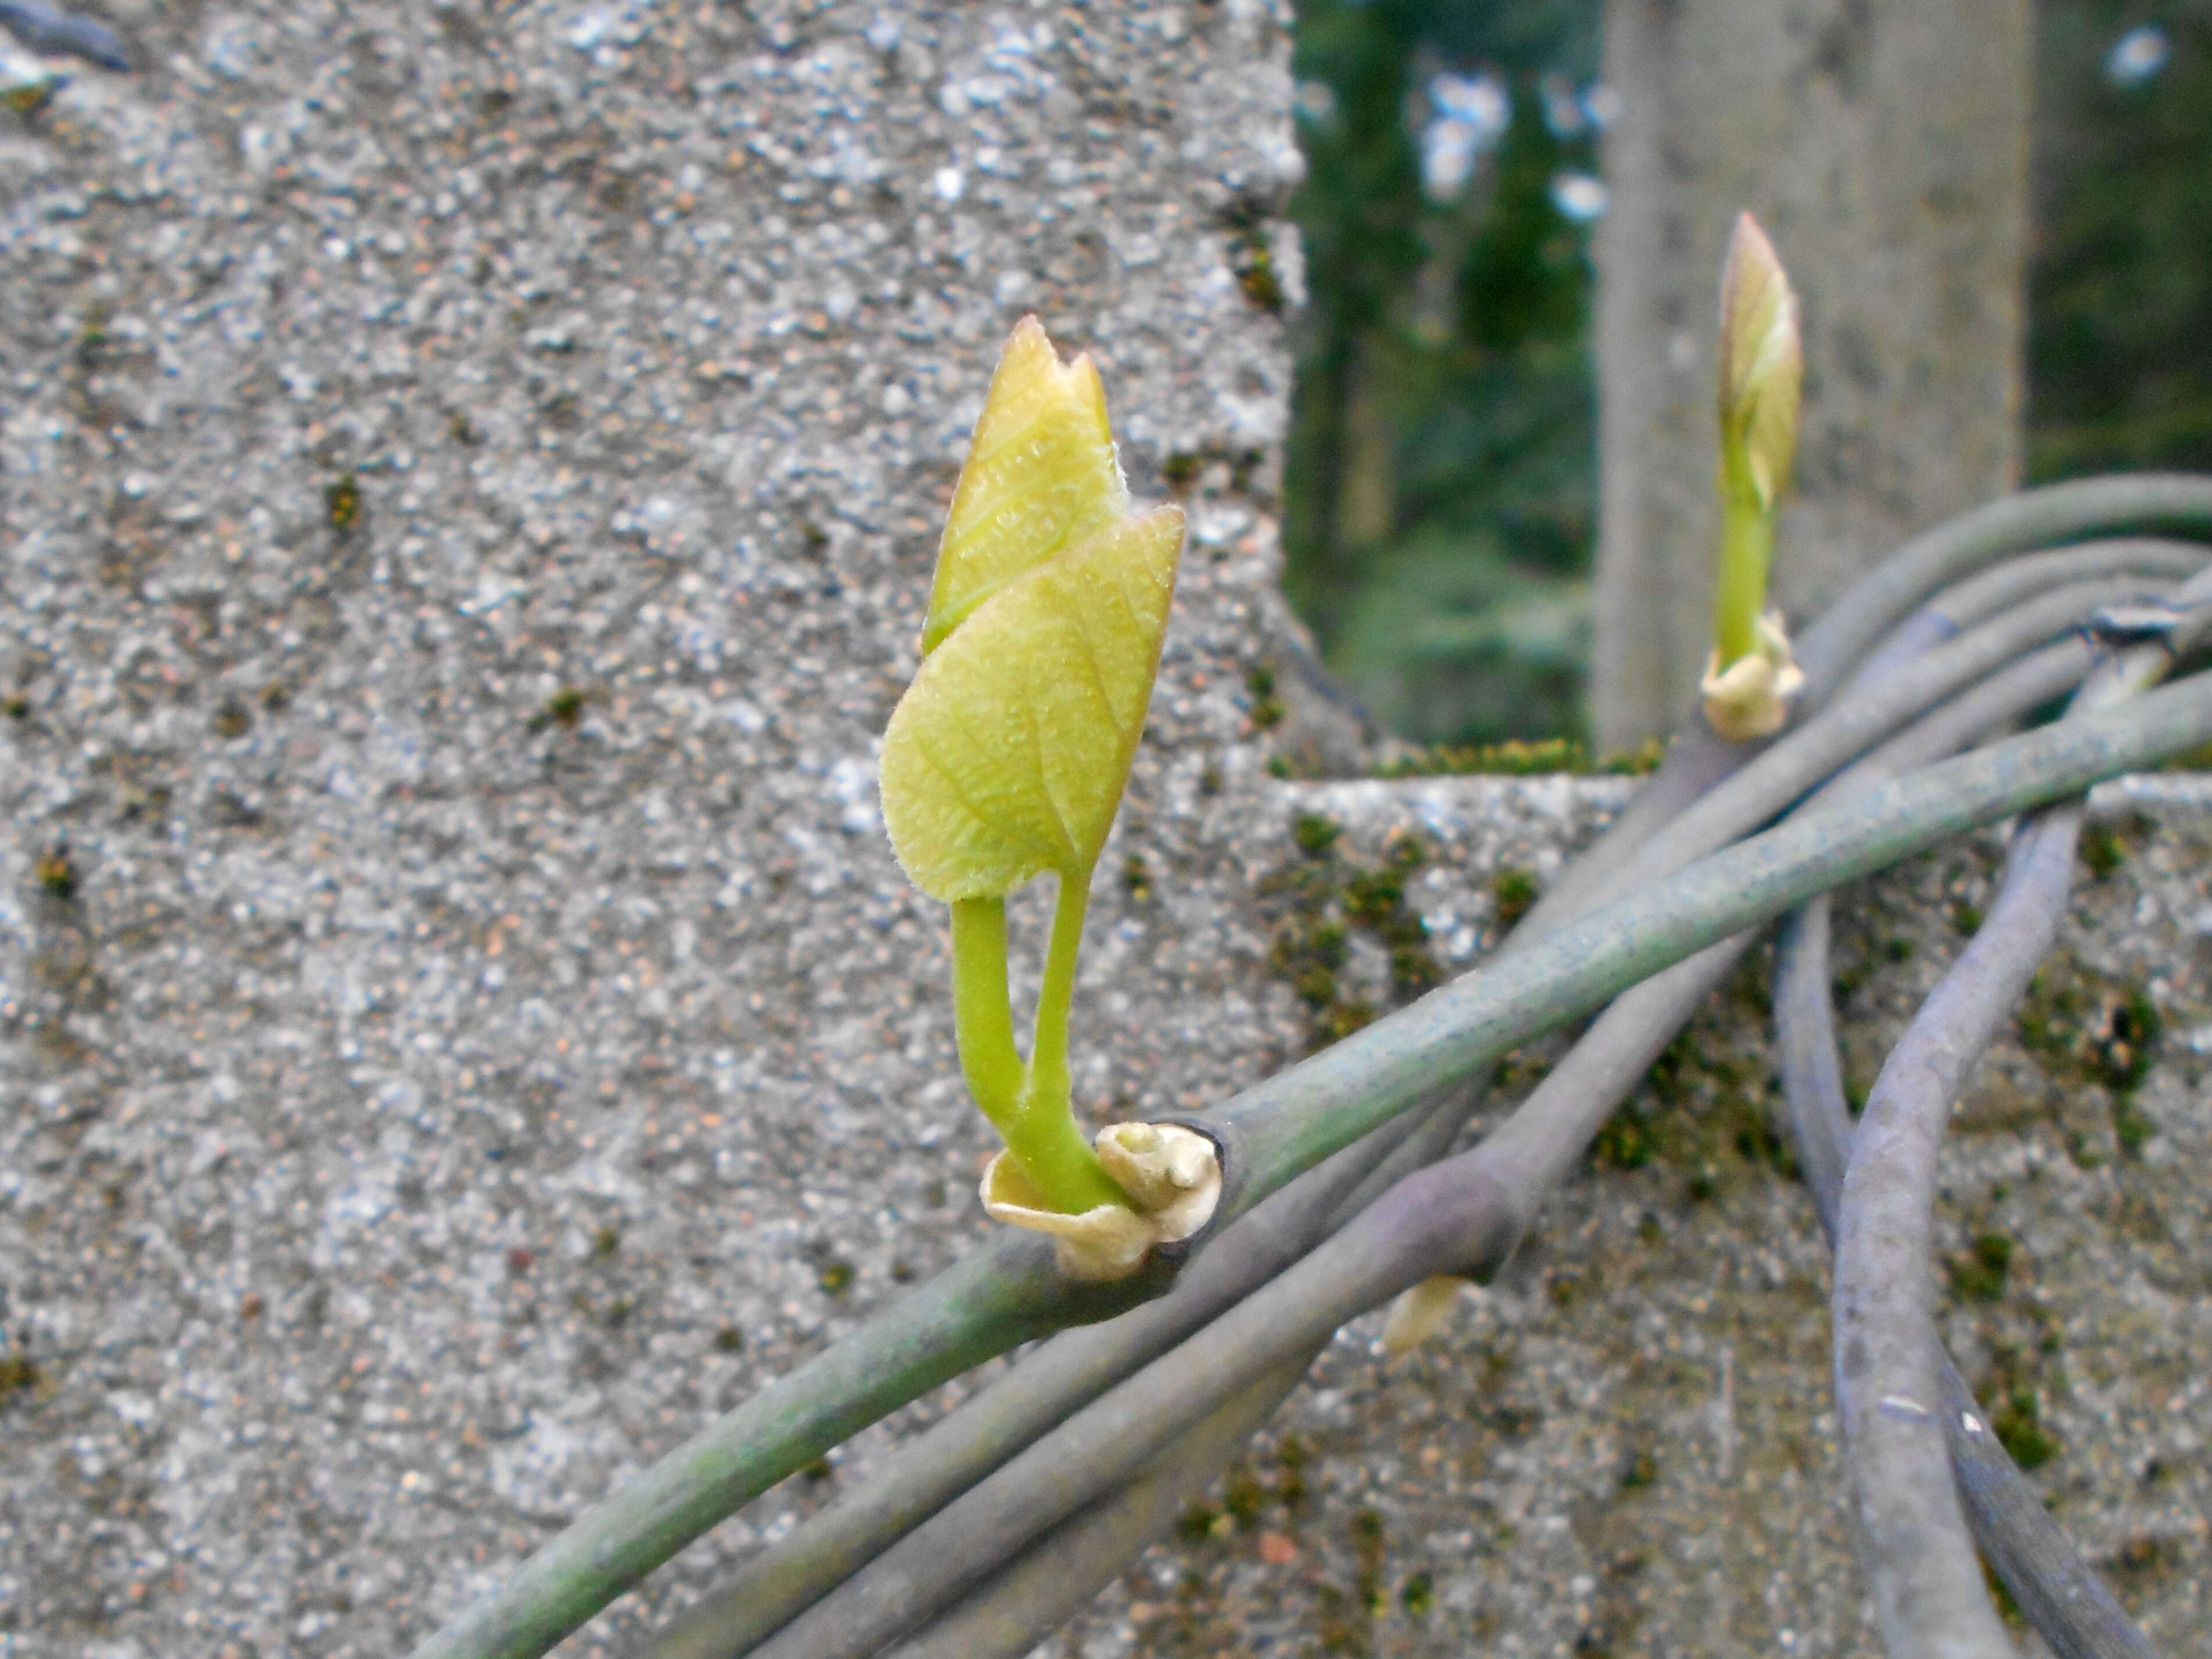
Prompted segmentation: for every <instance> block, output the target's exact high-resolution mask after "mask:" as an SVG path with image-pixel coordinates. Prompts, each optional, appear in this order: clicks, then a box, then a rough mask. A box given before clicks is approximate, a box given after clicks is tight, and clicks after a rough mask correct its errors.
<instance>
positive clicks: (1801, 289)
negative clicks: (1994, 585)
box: [1591, 0, 2029, 746]
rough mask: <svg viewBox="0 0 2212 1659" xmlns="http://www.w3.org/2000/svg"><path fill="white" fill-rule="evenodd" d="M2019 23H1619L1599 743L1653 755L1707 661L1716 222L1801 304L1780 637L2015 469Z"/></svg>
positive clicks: (1723, 6)
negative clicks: (1800, 386) (1649, 743)
mask: <svg viewBox="0 0 2212 1659" xmlns="http://www.w3.org/2000/svg"><path fill="white" fill-rule="evenodd" d="M2028 15H2029V14H2028V5H2027V0H1918V3H1905V0H1789V3H1780V4H1777V3H1770V0H1608V3H1607V7H1606V16H1605V27H1606V43H1605V73H1606V78H1607V81H1608V82H1610V83H1611V84H1612V85H1613V87H1614V88H1616V89H1617V90H1618V91H1619V92H1620V94H1621V98H1622V100H1623V109H1622V114H1621V117H1620V120H1619V121H1618V122H1617V123H1616V124H1615V125H1614V126H1613V129H1612V130H1611V131H1609V132H1608V133H1607V137H1606V150H1605V163H1606V168H1607V177H1608V179H1609V181H1610V183H1611V185H1612V187H1613V206H1612V210H1611V211H1610V212H1609V213H1608V214H1607V217H1606V220H1605V222H1604V223H1603V225H1602V227H1601V233H1600V234H1599V237H1598V240H1597V258H1598V270H1599V277H1600V291H1599V300H1598V312H1597V352H1598V378H1599V392H1600V415H1599V435H1600V453H1601V457H1602V467H1603V477H1602V481H1601V497H1600V524H1601V528H1600V535H1599V551H1598V583H1597V598H1596V617H1595V623H1596V661H1595V671H1594V675H1593V684H1592V697H1591V702H1592V715H1593V720H1594V723H1595V726H1596V731H1597V736H1598V739H1599V741H1600V743H1601V744H1604V745H1607V746H1626V745H1629V744H1634V743H1637V742H1638V741H1640V740H1642V739H1643V738H1645V737H1647V736H1650V735H1651V734H1652V733H1654V732H1662V731H1664V730H1666V729H1668V726H1671V724H1672V723H1673V722H1674V718H1675V717H1676V715H1677V714H1679V713H1680V710H1681V709H1682V708H1684V707H1685V705H1686V702H1688V699H1689V697H1690V695H1691V691H1692V687H1693V685H1694V683H1695V681H1696V678H1697V676H1698V672H1699V668H1700V666H1701V665H1702V664H1703V661H1704V659H1705V652H1706V650H1707V648H1708V647H1709V646H1710V645H1711V623H1710V620H1709V610H1710V606H1711V596H1712V560H1713V553H1712V549H1713V537H1714V532H1715V526H1716V523H1717V513H1716V509H1715V506H1714V499H1713V489H1712V477H1713V467H1714V442H1715V440H1714V429H1713V422H1714V416H1713V378H1714V374H1715V366H1714V360H1713V343H1714V332H1715V326H1716V319H1715V306H1716V295H1717V284H1718V280H1719V269H1720V259H1721V254H1722V251H1723V247H1724V246H1725V244H1726V240H1727V233H1728V226H1729V221H1730V219H1731V218H1732V217H1733V216H1734V215H1735V213H1736V212H1737V211H1738V210H1741V209H1743V208H1749V209H1751V210H1753V212H1755V213H1757V214H1758V215H1759V218H1760V220H1761V221H1762V222H1764V223H1765V226H1766V228H1767V230H1768V232H1769V233H1770V234H1771V236H1772V237H1773V239H1774V243H1775V246H1776V247H1777V249H1778V251H1779V252H1780V253H1781V255H1782V258H1783V259H1784V262H1785V263H1786V264H1788V266H1789V268H1790V275H1791V277H1792V278H1793V280H1794V281H1795V283H1796V287H1797V290H1798V293H1799V295H1800V296H1801V297H1802V302H1803V315H1804V323H1805V347H1806V363H1807V373H1806V383H1805V415H1804V426H1803V435H1802V442H1801V445H1800V447H1799V452H1798V460H1797V485H1798V489H1797V493H1796V496H1795V497H1794V498H1793V499H1792V501H1790V505H1789V506H1788V507H1787V508H1786V509H1785V511H1784V514H1783V520H1782V526H1781V538H1780V548H1779V550H1778V555H1777V560H1776V574H1775V579H1774V594H1775V597H1776V599H1777V600H1778V603H1779V604H1781V605H1783V607H1784V609H1785V610H1786V611H1788V613H1789V614H1790V617H1791V618H1792V620H1793V622H1794V621H1800V620H1802V618H1803V617H1807V616H1808V615H1810V614H1812V613H1813V612H1814V611H1817V610H1818V609H1819V608H1820V606H1821V605H1825V604H1826V602H1827V601H1828V600H1830V599H1832V598H1834V596H1835V595H1836V594H1837V593H1838V592H1840V591H1841V590H1842V589H1843V588H1844V586H1846V585H1847V584H1848V583H1849V582H1850V579H1851V578H1852V576H1853V575H1854V574H1857V572H1858V571H1859V570H1861V569H1863V568H1865V567H1866V566H1867V565H1868V564H1869V563H1870V562H1873V561H1874V560H1875V559H1877V558H1879V557H1880V556H1881V554H1882V553H1883V552H1885V551H1886V550H1887V549H1889V548H1890V547H1891V546H1893V545H1894V544H1896V542H1897V541H1899V539H1900V538H1903V537H1904V536H1905V535H1908V534H1910V533H1911V532H1913V531H1916V530H1917V529H1920V528H1921V527H1923V526H1926V525H1928V524H1930V523H1932V522H1934V521H1935V520H1939V519H1942V518H1943V517H1946V516H1948V514H1950V513H1955V512H1957V511H1959V510H1960V509H1961V508H1963V507H1970V506H1972V505H1973V504H1974V503H1975V502H1977V501H1983V500H1985V499H1986V498H1988V497H1989V496H1990V495H1995V494H1997V493H1999V492H2001V491H2002V490H2004V489H2009V488H2010V487H2012V485H2013V484H2014V483H2015V482H2016V480H2017V477H2018V473H2019V468H2020V456H2021V337H2022V324H2023V316H2024V301H2023V293H2022V276H2021V272H2022V261H2023V258H2024V254H2025V251H2026V242H2027V116H2028V71H2029V22H2028Z"/></svg>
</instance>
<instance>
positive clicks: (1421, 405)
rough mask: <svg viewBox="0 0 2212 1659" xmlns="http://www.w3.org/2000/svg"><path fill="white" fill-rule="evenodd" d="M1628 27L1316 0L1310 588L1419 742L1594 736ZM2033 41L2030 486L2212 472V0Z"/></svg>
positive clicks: (1494, 10) (2059, 22) (1543, 8)
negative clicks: (1608, 309) (1617, 133)
mask: <svg viewBox="0 0 2212 1659" xmlns="http://www.w3.org/2000/svg"><path fill="white" fill-rule="evenodd" d="M1599 24H1600V6H1599V3H1598V0H1367V3H1356V0H1303V3H1301V5H1300V8H1299V14H1298V29H1297V60H1296V61H1297V105H1296V107H1297V123H1298V129H1299V133H1300V137H1301V140H1302V142H1303V143H1304V147H1305V152H1306V155H1307V159H1308V162H1309V173H1308V177H1307V181H1306V183H1305V185H1304V187H1303V189H1302V190H1301V191H1300V192H1299V193H1298V195H1297V197H1296V199H1295V201H1294V202H1293V204H1292V208H1291V213H1292V216H1293V217H1294V218H1295V219H1296V220H1297V223H1298V225H1299V228H1300V229H1301V232H1302V234H1303V236H1304V246H1305V254H1306V259H1307V281H1308V286H1309V289H1310V304H1309V305H1308V306H1307V307H1305V309H1304V312H1303V313H1301V315H1300V317H1299V320H1298V329H1299V336H1298V377H1297V395H1296V403H1295V412H1294V425H1293V428H1292V433H1291V453H1290V458H1289V459H1290V465H1289V469H1288V477H1289V498H1288V501H1287V503H1286V522H1285V536H1286V543H1287V553H1288V571H1287V574H1286V577H1285V585H1286V587H1287V589H1288V592H1289V594H1290V598H1291V603H1292V604H1293V605H1295V606H1296V607H1297V610H1298V611H1299V613H1300V614H1301V615H1302V616H1303V617H1304V619H1305V621H1306V623H1307V624H1308V625H1309V626H1310V628H1311V629H1313V632H1314V635H1315V637H1316V641H1317V643H1318V644H1319V646H1320V648H1321V651H1322V656H1323V658H1324V659H1325V660H1326V661H1327V662H1328V665H1329V666H1330V667H1331V668H1332V669H1334V671H1336V673H1337V674H1338V675H1339V676H1340V678H1342V679H1343V680H1344V681H1345V682H1346V684H1347V685H1348V686H1349V687H1350V688H1351V689H1352V690H1353V691H1354V692H1355V693H1356V694H1357V695H1358V697H1359V698H1360V699H1361V701H1362V702H1364V704H1365V705H1366V707H1367V708H1368V709H1369V711H1370V713H1372V714H1374V716H1375V717H1376V719H1377V720H1380V721H1381V722H1382V723H1383V725H1385V726H1388V727H1389V728H1390V730H1392V731H1393V732H1395V733H1396V734H1397V735H1398V736H1400V737H1401V738H1406V739H1408V740H1410V741H1412V742H1413V743H1416V744H1481V743H1490V742H1495V741H1497V740H1499V739H1502V738H1552V737H1564V738H1588V736H1589V706H1588V686H1589V655H1590V644H1591V629H1590V621H1589V583H1590V578H1591V571H1592V568H1593V564H1594V560H1595V547H1596V539H1597V522H1596V515H1597V500H1598V479H1597V471H1596V423H1597V400H1596V392H1595V372H1594V366H1593V356H1592V348H1591V323H1592V315H1593V271H1592V263H1591V241H1592V237H1593V235H1594V234H1595V231H1596V228H1597V227H1598V225H1599V223H1600V222H1601V219H1602V217H1603V216H1604V214H1605V212H1606V210H1607V205H1608V198H1607V186H1606V180H1605V177H1604V172H1603V168H1602V167H1601V159H1600V150H1601V136H1602V134H1603V132H1604V131H1605V129H1606V128H1607V125H1609V124H1610V123H1611V122H1613V120H1614V119H1615V118H1617V117H1618V115H1619V112H1620V110H1619V102H1620V100H1619V99H1618V98H1617V96H1616V95H1615V94H1613V92H1612V91H1611V90H1610V89H1609V88H1607V86H1606V85H1605V83H1604V82H1603V81H1602V80H1601V78H1600V76H1599V64H1600V58H1601V42H1600V27H1599ZM2034 39H2035V46H2034V55H2033V106H2032V107H2033V117H2032V123H2033V126H2032V143H2031V145H2030V155H2031V188H2030V197H2029V200H2030V237H2029V243H2028V250H2029V251H2028V261H2027V304H2028V326H2027V362H2026V401H2027V410H2026V413H2027V441H2026V449H2025V453H2024V459H2023V468H2024V471H2025V474H2026V481H2027V482H2029V483H2044V482H2050V481H2054V480H2057V479H2061V478H2065V477H2075V476H2078V475H2081V474H2084V473H2091V472H2097V471H2109V470H2113V469H2124V468H2141V467H2154V466H2183V467H2202V466H2206V465H2212V313H2208V295H2212V0H2198V3H2188V4H2166V5H2147V4H2144V3H2141V0H2134V3H2127V0H2040V3H2039V4H2037V5H2036V7H2035V13H2034ZM1719 252H1720V250H1719V248H1718V247H1717V246H1716V247H1715V248H1714V249H1712V250H1711V258H1712V259H1713V261H1714V263H1715V270H1716V281H1717V261H1718V258H1719ZM1783 253H1784V258H1785V259H1786V258H1789V249H1788V247H1787V246H1784V249H1783ZM1692 322H1693V325H1699V326H1702V327H1703V328H1704V329H1705V331H1707V332H1708V333H1709V332H1710V331H1711V322H1710V320H1706V319H1692ZM1819 368H1820V365H1818V364H1817V363H1815V364H1814V365H1813V369H1814V373H1818V372H1819Z"/></svg>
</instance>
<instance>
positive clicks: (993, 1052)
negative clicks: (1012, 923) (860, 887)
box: [952, 898, 1024, 1139]
mask: <svg viewBox="0 0 2212 1659" xmlns="http://www.w3.org/2000/svg"><path fill="white" fill-rule="evenodd" d="M952 1029H953V1033H954V1036H955V1037H956V1039H957V1042H958V1043H959V1045H960V1070H961V1073H962V1074H963V1076H965V1077H966V1078H967V1079H968V1092H969V1094H970V1095H972V1096H974V1097H975V1104H976V1106H977V1107H978V1108H979V1109H981V1112H982V1114H983V1115H984V1116H985V1117H987V1118H988V1119H990V1120H991V1124H992V1127H994V1128H995V1129H997V1130H998V1132H999V1133H1000V1134H1001V1135H1005V1136H1006V1137H1008V1138H1009V1139H1011V1138H1012V1133H1013V1131H1012V1125H1013V1123H1014V1121H1015V1115H1016V1113H1017V1111H1018V1109H1019V1105H1020V1101H1021V1092H1022V1082H1023V1077H1024V1073H1023V1067H1022V1057H1021V1055H1019V1054H1017V1053H1015V1052H1014V1012H1013V1009H1012V1006H1011V1005H1009V1003H1008V1002H1007V1000H1006V900H1004V899H1001V898H977V899H956V900H955V901H953V905H952Z"/></svg>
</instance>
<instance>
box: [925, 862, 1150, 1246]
mask: <svg viewBox="0 0 2212 1659" xmlns="http://www.w3.org/2000/svg"><path fill="white" fill-rule="evenodd" d="M1086 873H1087V872H1086ZM1090 900H1091V884H1090V882H1089V881H1088V880H1078V879H1071V878H1066V877H1063V878H1061V880H1060V901H1059V903H1058V906H1057V907H1056V908H1055V909H1054V912H1053V919H1052V942H1051V944H1050V945H1048V947H1047V950H1046V953H1045V964H1044V982H1043V984H1042V987H1039V990H1038V993H1037V1014H1036V1030H1035V1032H1034V1034H1033V1035H1032V1036H1031V1038H1030V1060H1029V1064H1028V1065H1026V1066H1024V1064H1023V1063H1022V1058H1021V1055H1020V1054H1018V1053H1017V1052H1016V1051H1015V1048H1014V1017H1013V1011H1012V1007H1011V1006H1009V1004H1008V1001H1007V998H1006V901H1005V900H1003V899H996V898H979V899H962V900H959V901H957V902H955V903H954V905H953V906H952V1021H953V1029H954V1030H955V1032H956V1034H957V1037H958V1041H959V1044H960V1069H961V1071H962V1073H963V1074H964V1075H965V1076H966V1078H967V1079H968V1092H969V1094H970V1095H972V1096H974V1097H975V1104H976V1105H977V1107H979V1108H980V1109H981V1111H982V1114H983V1115H984V1116H985V1117H987V1118H988V1119H989V1120H990V1121H991V1127H994V1128H995V1129H996V1130H997V1131H998V1132H999V1134H1000V1138H1001V1139H1004V1140H1005V1141H1006V1150H1007V1151H1008V1152H1012V1154H1013V1156H1014V1161H1015V1162H1016V1163H1018V1164H1020V1165H1021V1166H1022V1169H1023V1170H1024V1173H1025V1174H1027V1175H1028V1176H1029V1178H1030V1186H1032V1187H1033V1188H1036V1194H1037V1196H1038V1197H1039V1198H1040V1199H1042V1200H1043V1201H1044V1203H1045V1205H1046V1206H1047V1207H1048V1208H1051V1209H1054V1210H1058V1211H1060V1212H1062V1213H1064V1214H1066V1215H1080V1214H1081V1213H1082V1212H1084V1211H1085V1210H1091V1209H1096V1208H1097V1206H1099V1205H1101V1204H1126V1203H1127V1201H1128V1200H1127V1197H1126V1195H1124V1194H1123V1193H1122V1191H1121V1188H1119V1187H1117V1186H1115V1184H1114V1182H1113V1179H1112V1177H1110V1176H1108V1175H1107V1173H1106V1171H1105V1170H1103V1168H1101V1167H1100V1165H1099V1163H1098V1154H1097V1152H1093V1151H1092V1150H1091V1143H1090V1142H1089V1141H1088V1140H1087V1139H1085V1138H1084V1134H1083V1131H1082V1130H1081V1129H1080V1128H1079V1127H1077V1124H1076V1121H1075V1114H1074V1111H1073V1109H1072V1108H1071V1107H1070V1105H1069V1103H1068V1073H1067V1010H1068V1005H1069V1002H1070V1001H1071V1000H1072V999H1073V996H1074V994H1075V958H1076V954H1077V952H1078V951H1080V950H1081V948H1082V945H1083V917H1084V914H1085V910H1086V909H1087V908H1089V905H1090Z"/></svg>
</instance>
